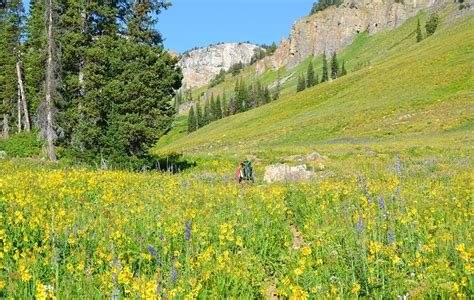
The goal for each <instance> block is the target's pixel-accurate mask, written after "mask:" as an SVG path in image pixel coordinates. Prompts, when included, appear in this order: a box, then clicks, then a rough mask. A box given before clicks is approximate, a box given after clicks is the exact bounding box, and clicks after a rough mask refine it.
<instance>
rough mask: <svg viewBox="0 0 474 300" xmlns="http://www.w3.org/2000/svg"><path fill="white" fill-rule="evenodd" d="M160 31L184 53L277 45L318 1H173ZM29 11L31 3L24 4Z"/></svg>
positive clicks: (168, 46)
mask: <svg viewBox="0 0 474 300" xmlns="http://www.w3.org/2000/svg"><path fill="white" fill-rule="evenodd" d="M169 1H170V2H172V3H173V6H172V7H170V8H169V9H168V10H166V11H164V12H163V13H162V14H161V15H160V16H159V22H158V25H157V29H158V30H159V31H160V32H161V33H162V35H163V37H164V39H165V48H166V49H172V50H175V51H178V52H184V51H186V50H188V49H191V48H193V47H204V46H207V45H209V44H215V43H219V42H245V41H250V42H251V43H255V44H271V43H272V42H276V43H277V44H278V43H279V42H280V41H281V39H282V38H283V37H288V35H289V34H290V30H291V25H292V24H293V23H294V22H295V21H296V20H297V19H299V18H301V17H303V16H306V15H308V13H309V12H310V10H311V6H312V5H313V2H314V1H315V0H169ZM23 3H25V6H26V7H28V3H29V1H28V0H23Z"/></svg>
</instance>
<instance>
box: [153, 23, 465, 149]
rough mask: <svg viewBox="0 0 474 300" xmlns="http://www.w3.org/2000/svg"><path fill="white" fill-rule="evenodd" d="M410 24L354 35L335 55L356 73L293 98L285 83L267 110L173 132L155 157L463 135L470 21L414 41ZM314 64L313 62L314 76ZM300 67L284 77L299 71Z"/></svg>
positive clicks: (290, 84)
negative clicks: (342, 49) (446, 134)
mask: <svg viewBox="0 0 474 300" xmlns="http://www.w3.org/2000/svg"><path fill="white" fill-rule="evenodd" d="M425 17H426V16H425V15H424V14H420V16H419V18H420V19H422V20H424V18H425ZM416 22H417V18H416V17H415V18H413V19H411V20H409V21H407V22H406V23H405V24H404V25H403V26H402V27H400V28H398V29H396V30H394V31H388V32H383V33H380V34H377V35H374V36H370V37H369V36H367V35H366V34H361V35H360V36H359V37H358V38H357V39H356V41H355V42H354V43H353V44H352V45H351V46H350V47H348V48H347V49H346V50H345V51H343V52H341V53H340V54H339V57H340V58H341V60H342V59H344V60H345V61H346V64H347V66H348V69H349V70H355V69H356V68H358V67H360V66H362V65H365V67H362V68H361V69H360V70H358V71H353V72H350V73H349V74H348V75H347V76H345V77H342V78H339V79H337V80H334V81H332V82H328V83H324V84H320V85H317V86H315V87H314V88H311V89H307V90H305V91H304V92H301V93H298V94H295V84H294V81H289V82H287V83H285V85H284V86H283V88H284V90H283V93H282V94H283V96H282V98H280V99H279V100H277V101H274V102H272V103H270V104H268V105H265V106H262V107H260V108H258V109H255V110H252V111H249V112H246V113H243V114H238V115H236V116H232V117H229V118H225V119H223V120H221V121H219V122H214V123H212V124H210V125H208V126H206V127H204V128H202V129H200V130H198V131H197V132H195V133H193V134H190V135H187V134H185V132H184V130H183V127H181V128H179V126H177V127H176V128H175V129H174V130H173V131H172V132H171V133H172V134H174V138H168V139H167V140H164V141H160V142H159V144H158V146H157V151H158V152H168V151H184V152H200V151H206V152H209V151H211V152H214V153H216V152H221V151H226V152H227V151H231V152H237V151H246V152H255V151H257V150H263V149H269V150H270V149H271V150H275V149H280V148H293V147H307V146H308V147H309V146H313V145H315V144H321V143H327V142H329V141H334V140H349V139H350V140H366V139H394V138H409V137H416V136H426V135H433V134H440V133H449V132H455V131H464V132H470V131H471V130H472V124H473V107H472V103H473V99H474V77H473V73H472V61H473V59H474V50H473V49H474V32H473V31H472V28H474V17H472V15H470V16H466V17H463V18H460V19H456V20H453V19H452V18H444V19H443V23H442V25H441V26H440V28H439V30H438V31H437V32H436V33H435V34H434V35H433V36H431V37H429V38H426V39H424V40H423V41H422V42H421V43H416V41H415V33H414V31H415V28H416ZM319 60H320V58H319V57H318V58H316V59H315V63H314V64H315V66H317V72H318V73H319V72H320V70H319V67H320V62H319ZM308 62H309V59H308V60H307V61H306V62H305V63H303V64H301V65H300V66H299V67H298V68H297V69H294V70H292V71H291V72H304V71H305V70H306V67H307V63H308ZM275 76H276V75H275V74H273V73H272V72H271V71H267V73H265V74H263V75H262V77H261V79H262V81H263V82H264V83H265V84H268V83H270V82H271V81H273V80H274V78H275ZM284 76H286V75H282V77H284ZM295 77H297V76H295ZM265 80H267V82H265ZM224 84H228V83H224ZM219 88H220V87H219V86H217V87H216V88H215V89H214V91H218V89H219ZM182 118H183V117H182ZM183 121H184V120H182V121H181V124H183V125H184V122H183ZM179 130H180V131H181V133H180V134H177V133H176V131H179Z"/></svg>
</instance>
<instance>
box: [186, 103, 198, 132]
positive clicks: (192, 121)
mask: <svg viewBox="0 0 474 300" xmlns="http://www.w3.org/2000/svg"><path fill="white" fill-rule="evenodd" d="M196 127H197V123H196V114H195V113H194V107H193V106H191V109H190V110H189V114H188V133H191V132H193V131H196Z"/></svg>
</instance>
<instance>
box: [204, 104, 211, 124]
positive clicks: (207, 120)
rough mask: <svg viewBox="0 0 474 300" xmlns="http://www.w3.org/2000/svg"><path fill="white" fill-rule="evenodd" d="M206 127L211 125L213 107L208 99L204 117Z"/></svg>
mask: <svg viewBox="0 0 474 300" xmlns="http://www.w3.org/2000/svg"><path fill="white" fill-rule="evenodd" d="M203 122H204V125H207V124H209V123H211V107H210V105H209V99H206V101H205V102H204V116H203Z"/></svg>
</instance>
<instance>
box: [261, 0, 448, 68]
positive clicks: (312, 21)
mask: <svg viewBox="0 0 474 300" xmlns="http://www.w3.org/2000/svg"><path fill="white" fill-rule="evenodd" d="M445 2H447V1H446V0H403V1H394V0H345V1H344V2H343V3H342V4H341V5H339V6H337V7H336V6H332V7H329V8H327V9H325V10H323V11H320V12H318V13H316V14H314V15H312V16H308V17H304V18H302V19H300V20H298V21H296V22H295V23H294V25H293V27H292V29H291V34H290V37H289V39H283V40H282V42H281V44H280V45H279V46H278V48H277V50H276V51H275V53H274V55H272V56H268V57H266V58H264V59H263V60H261V61H259V62H258V63H257V73H258V74H261V73H263V72H265V70H266V69H268V68H272V69H273V70H277V69H279V68H281V67H283V66H286V67H287V69H292V68H293V67H295V66H297V65H298V64H299V63H301V62H302V61H304V60H305V59H306V58H307V57H308V56H309V55H314V56H317V55H320V54H322V53H323V52H326V54H328V55H330V54H331V53H332V52H334V51H338V50H341V49H343V48H345V47H346V46H348V45H350V44H351V43H352V42H353V41H354V39H355V37H356V36H357V34H359V33H360V32H364V31H367V32H368V34H370V35H372V34H375V33H377V32H380V31H382V30H390V29H394V28H397V27H398V26H400V25H402V24H403V23H404V22H405V21H406V20H407V19H408V18H410V17H412V16H414V15H416V14H417V13H418V12H419V11H420V10H421V9H425V8H428V7H432V6H439V5H442V4H443V3H445Z"/></svg>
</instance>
